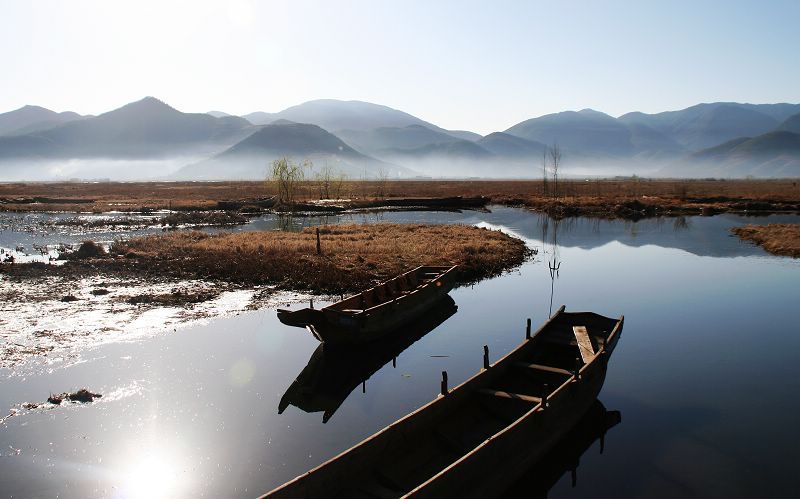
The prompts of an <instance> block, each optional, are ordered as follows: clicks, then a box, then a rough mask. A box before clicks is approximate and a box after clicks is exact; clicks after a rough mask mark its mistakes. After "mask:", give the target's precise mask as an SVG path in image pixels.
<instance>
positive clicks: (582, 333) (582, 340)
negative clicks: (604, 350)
mask: <svg viewBox="0 0 800 499" xmlns="http://www.w3.org/2000/svg"><path fill="white" fill-rule="evenodd" d="M572 332H573V333H575V339H576V340H577V341H578V348H579V349H580V352H581V358H582V359H583V362H584V363H586V364H588V363H589V361H590V360H592V359H593V358H594V355H595V353H594V347H593V346H592V340H591V339H590V338H589V332H588V331H586V326H572Z"/></svg>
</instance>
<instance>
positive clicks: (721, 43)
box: [0, 0, 800, 133]
mask: <svg viewBox="0 0 800 499" xmlns="http://www.w3.org/2000/svg"><path fill="white" fill-rule="evenodd" d="M798 20H800V1H798V0H790V1H785V2H779V1H774V2H770V1H762V2H755V1H752V2H737V1H732V0H729V1H720V2H703V1H700V0H694V1H688V2H684V1H673V0H670V1H668V2H665V1H659V2H657V1H646V0H642V1H633V0H632V1H629V2H617V1H608V2H600V1H586V2H581V1H569V2H560V1H555V0H549V1H546V2H539V1H517V2H512V1H492V2H489V1H485V0H483V1H475V2H473V1H466V0H460V1H434V0H427V1H412V0H403V1H397V2H389V1H378V0H372V1H349V0H338V1H318V2H307V1H298V0H291V1H285V2H284V1H263V2H256V1H250V0H226V1H219V2H210V1H203V0H190V1H189V0H187V1H168V0H158V1H145V0H137V1H131V2H122V1H109V0H96V1H89V0H87V1H74V0H72V1H59V0H53V1H26V0H19V1H13V0H0V61H1V65H0V68H2V69H1V70H0V112H3V111H8V110H11V109H15V108H18V107H20V106H22V105H24V104H38V105H41V106H45V107H47V108H50V109H53V110H56V111H65V110H73V111H77V112H79V113H82V114H85V113H92V114H97V113H101V112H104V111H107V110H110V109H113V108H116V107H119V106H121V105H123V104H125V103H127V102H130V101H133V100H138V99H140V98H142V97H144V96H146V95H152V96H155V97H158V98H160V99H162V100H164V101H166V102H167V103H169V104H170V105H172V106H174V107H176V108H177V109H180V110H181V111H187V112H204V111H209V110H212V109H213V110H222V111H226V112H229V113H233V114H246V113H248V112H252V111H279V110H281V109H284V108H286V107H288V106H291V105H294V104H299V103H301V102H304V101H307V100H311V99H319V98H335V99H356V100H365V101H369V102H375V103H379V104H385V105H388V106H391V107H394V108H397V109H401V110H403V111H406V112H409V113H411V114H414V115H416V116H419V117H420V118H423V119H425V120H428V121H431V122H433V123H436V124H438V125H440V126H443V127H446V128H451V129H470V130H474V131H477V132H480V133H488V132H491V131H495V130H504V129H506V128H508V127H509V126H511V125H513V124H515V123H517V122H519V121H522V120H524V119H527V118H531V117H535V116H539V115H542V114H546V113H551V112H556V111H562V110H567V109H574V110H578V109H582V108H586V107H591V108H594V109H598V110H601V111H605V112H607V113H609V114H612V115H615V116H616V115H619V114H622V113H625V112H627V111H632V110H640V111H645V112H658V111H665V110H673V109H680V108H684V107H687V106H690V105H692V104H696V103H698V102H709V101H721V100H724V101H740V102H756V103H763V102H794V103H797V102H800V55H799V52H798V48H800V29H798Z"/></svg>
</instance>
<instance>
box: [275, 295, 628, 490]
mask: <svg viewBox="0 0 800 499" xmlns="http://www.w3.org/2000/svg"><path fill="white" fill-rule="evenodd" d="M565 309H566V305H562V306H561V307H559V308H558V310H556V312H555V313H554V314H553V315H552V316H551V317H550V318H549V319H548V320H547V321H545V322H544V323H543V324H542V325H541V326H540V327H539V328H538V329H537V330H536V331H535V332H534V333H533V334H531V336H530V338H526V339H525V340H524V341H523V342H522V343H520V344H519V345H517V346H516V347H515V348H514V349H512V350H511V351H509V352H508V353H506V354H505V355H504V356H503V357H501V358H500V359H498V360H497V361H495V362H494V363H492V364H490V365H489V368H488V369H481V370H479V371H478V372H477V373H475V374H474V375H472V376H471V377H469V378H468V379H466V380H465V381H463V382H462V383H460V384H459V385H457V386H455V387H454V388H453V389H452V390H448V391H447V394H446V395H441V394H440V395H437V396H436V398H434V399H433V400H431V401H430V402H428V403H426V404H425V405H423V406H421V407H419V408H417V409H416V410H414V411H412V412H410V413H408V414H406V415H405V416H403V417H401V418H399V419H397V420H396V421H394V422H393V423H390V424H389V425H387V426H385V427H384V428H382V429H381V430H378V431H377V432H375V433H373V434H372V435H370V436H368V437H366V438H365V439H363V440H361V441H360V442H358V443H356V444H354V445H352V446H350V447H348V448H347V449H345V450H344V451H342V452H340V453H339V454H337V455H335V456H333V457H331V458H330V459H328V460H326V461H324V462H322V463H321V464H319V465H317V466H315V467H314V468H312V469H311V470H309V471H306V472H305V473H303V474H300V475H298V476H296V477H295V478H293V479H292V480H290V481H288V482H286V483H284V484H283V485H281V486H279V487H277V488H275V489H273V490H271V491H269V492H267V493H266V494H264V495H262V496H260V497H261V498H264V497H269V496H271V495H272V494H275V493H278V492H281V491H283V490H285V489H288V488H290V487H291V486H292V485H293V484H295V483H296V482H298V481H300V480H303V479H304V478H306V477H307V476H309V475H312V474H314V473H316V472H317V471H318V470H320V469H321V468H323V467H325V466H328V465H329V464H330V463H333V462H335V461H337V460H339V459H341V458H343V457H345V456H346V455H347V454H348V453H349V452H351V451H352V450H353V449H356V448H358V447H361V446H366V445H368V444H369V443H370V442H372V441H373V440H377V439H379V438H381V437H382V436H383V435H384V434H386V433H388V432H390V431H393V430H394V429H395V428H397V427H398V426H401V425H402V424H404V423H405V422H407V421H408V420H409V419H412V418H414V417H416V416H417V415H418V414H419V413H421V412H423V411H426V410H428V409H430V408H431V407H434V406H436V405H437V404H439V403H442V402H443V401H445V400H446V399H447V398H448V397H452V396H453V393H454V392H458V393H459V394H462V395H463V394H464V393H468V391H469V390H467V389H466V388H467V386H468V385H471V384H477V383H479V382H478V380H480V379H482V378H484V377H486V376H492V375H493V374H489V373H495V372H497V371H496V370H495V369H493V368H494V367H495V366H498V365H501V364H502V363H504V362H506V361H507V360H508V359H509V358H510V357H512V356H515V355H519V353H518V352H520V351H522V350H524V349H526V348H529V347H530V345H531V343H532V342H533V340H535V339H536V338H538V337H539V336H540V335H541V334H542V332H543V331H544V330H545V329H547V328H548V327H550V326H551V325H552V324H553V322H554V321H555V320H556V319H557V318H559V317H560V316H561V314H562V313H565ZM568 313H569V314H579V313H585V312H568ZM595 315H598V316H600V314H595ZM600 317H603V318H605V319H609V320H614V319H612V318H610V317H606V316H600ZM624 319H625V317H624V315H621V316H620V317H619V318H618V319H616V322H615V325H614V328H613V329H612V331H611V333H609V335H608V336H607V337H606V341H604V342H603V345H602V346H600V348H599V350H598V352H597V354H596V355H595V356H594V357H593V358H592V359H590V361H589V362H587V363H585V364H584V365H583V366H582V367H581V368H580V369H579V370H578V379H580V378H581V377H583V375H586V374H587V373H588V372H589V371H593V370H594V369H595V366H597V365H599V364H598V359H600V358H601V357H604V356H607V355H608V350H607V349H606V345H610V344H612V341H613V340H615V339H616V338H617V336H618V335H619V331H620V330H621V328H622V325H623V323H624ZM509 364H510V363H509ZM575 381H576V380H575V375H574V374H573V375H571V376H570V377H569V378H568V379H567V380H566V381H565V382H564V383H562V384H561V385H559V387H558V388H556V389H555V390H553V391H552V392H551V393H550V394H548V396H547V399H546V401H547V402H550V401H552V400H553V397H555V396H558V397H561V395H562V394H563V393H564V392H565V391H566V388H567V387H568V386H569V385H571V384H572V383H574V382H575ZM541 411H542V409H541V402H540V403H538V404H536V405H535V406H534V407H533V408H531V409H530V410H528V411H526V412H525V413H523V414H522V415H521V416H520V417H519V418H517V419H516V420H514V421H512V422H511V423H509V424H508V425H506V426H505V427H503V429H501V430H500V431H498V432H497V433H495V434H493V435H491V436H489V437H488V438H486V439H485V440H483V441H482V442H481V443H479V444H478V445H476V446H475V447H473V448H472V449H471V450H469V451H467V452H466V453H465V454H463V455H462V456H460V457H459V458H458V459H456V460H455V461H454V462H452V463H450V464H449V465H448V466H447V467H445V468H443V469H442V470H440V471H439V472H438V473H436V474H435V475H433V476H431V477H430V478H428V479H427V480H425V481H424V482H422V483H421V484H419V485H417V486H416V487H414V488H413V489H411V490H409V491H408V492H406V493H405V494H404V495H403V496H402V497H406V496H410V495H413V494H415V493H417V492H419V491H421V490H422V489H424V488H425V487H426V486H427V484H428V483H429V482H432V481H433V480H435V479H437V478H438V477H439V476H441V475H443V474H445V473H446V472H447V471H448V470H450V469H451V468H453V467H455V466H456V465H458V464H459V463H460V462H462V461H464V460H466V459H468V458H469V457H470V456H472V455H474V454H475V453H477V452H479V451H481V450H482V449H483V448H484V447H486V446H487V445H491V442H493V441H494V440H497V439H499V438H501V437H502V436H503V435H504V434H505V433H507V432H511V431H513V430H514V429H515V428H516V427H517V426H518V425H521V424H523V423H524V421H525V420H527V419H529V418H530V417H532V416H533V415H534V414H536V413H537V412H541Z"/></svg>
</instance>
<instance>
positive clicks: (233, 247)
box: [0, 224, 531, 294]
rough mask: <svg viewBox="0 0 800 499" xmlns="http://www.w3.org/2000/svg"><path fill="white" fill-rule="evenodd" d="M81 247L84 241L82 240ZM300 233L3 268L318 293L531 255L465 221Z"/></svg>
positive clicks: (156, 238) (480, 271)
mask: <svg viewBox="0 0 800 499" xmlns="http://www.w3.org/2000/svg"><path fill="white" fill-rule="evenodd" d="M84 246H86V243H84ZM320 250H321V252H320V253H319V254H318V253H317V237H316V229H314V228H308V229H306V230H304V231H303V232H299V233H292V232H280V231H269V232H243V233H220V234H207V233H204V232H198V231H187V232H177V233H168V234H159V235H153V236H144V237H138V238H133V239H130V240H128V241H121V242H117V243H115V244H114V245H113V246H112V248H111V251H110V254H100V255H97V254H96V253H92V254H91V255H89V253H87V256H86V257H83V258H79V257H76V258H71V259H69V261H67V262H66V263H65V264H64V265H61V266H49V265H44V264H27V265H3V266H2V267H0V271H2V272H4V273H7V274H11V275H16V276H18V277H24V276H25V275H42V273H54V274H60V275H64V274H66V275H69V274H70V273H74V274H75V275H87V274H110V275H115V274H116V275H120V276H139V277H148V276H151V277H153V278H158V279H163V278H164V277H168V278H171V279H178V280H183V279H205V280H217V281H223V282H229V283H234V284H238V285H245V286H253V285H273V286H275V287H276V288H278V289H283V290H295V291H311V292H315V293H323V294H338V293H347V292H355V291H358V290H361V289H364V288H366V287H369V286H371V285H373V284H375V283H376V282H379V281H382V280H385V279H388V278H390V277H393V276H395V275H397V274H400V273H402V272H404V271H406V270H410V269H411V268H414V267H416V266H418V265H423V264H430V265H446V264H458V265H459V272H458V277H457V279H458V281H459V282H461V283H468V282H472V281H477V280H479V279H483V278H486V277H491V276H494V275H498V274H500V273H502V272H504V271H506V270H510V269H512V268H514V267H516V266H518V265H520V264H522V263H523V262H524V260H525V259H526V258H527V257H528V256H529V255H530V254H531V253H530V250H529V249H528V248H527V247H526V246H525V244H524V243H523V242H522V241H521V240H519V239H516V238H514V237H511V236H509V235H507V234H504V233H503V232H500V231H492V230H488V229H482V228H477V227H472V226H463V225H407V224H374V225H336V226H326V227H321V228H320Z"/></svg>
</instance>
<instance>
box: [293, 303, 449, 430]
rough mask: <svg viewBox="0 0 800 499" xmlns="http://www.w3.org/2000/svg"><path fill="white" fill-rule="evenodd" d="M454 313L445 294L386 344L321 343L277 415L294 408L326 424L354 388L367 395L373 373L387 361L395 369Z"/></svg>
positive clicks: (386, 341) (382, 342)
mask: <svg viewBox="0 0 800 499" xmlns="http://www.w3.org/2000/svg"><path fill="white" fill-rule="evenodd" d="M457 310H458V307H457V306H456V303H455V302H454V301H453V299H452V298H451V297H450V296H449V295H445V296H444V297H443V298H442V299H441V300H440V302H439V303H438V304H437V305H436V306H435V307H433V308H432V309H431V310H430V311H429V312H427V313H426V314H425V315H424V316H423V317H421V318H420V319H419V320H417V321H415V322H414V323H412V324H411V325H410V326H407V327H406V328H404V329H403V330H401V331H399V332H398V334H392V335H391V338H389V339H387V340H385V341H379V342H376V343H375V344H369V345H366V346H360V347H352V346H351V347H346V348H342V347H340V348H335V347H333V348H332V347H330V346H327V345H325V344H324V343H323V344H321V345H319V346H318V347H317V349H316V350H314V353H313V354H312V355H311V358H310V359H309V360H308V364H307V365H306V367H305V368H304V369H303V370H302V371H301V372H300V374H299V375H298V376H297V379H295V381H294V382H293V383H292V384H291V386H289V388H288V389H287V390H286V393H285V394H284V395H283V397H281V400H280V403H279V404H278V413H279V414H281V413H283V411H285V410H286V408H287V407H288V406H289V405H293V406H295V407H297V408H298V409H300V410H302V411H305V412H309V413H311V412H320V411H322V412H323V415H322V422H323V423H326V422H328V420H329V419H330V418H331V417H332V416H333V414H334V413H335V412H336V410H337V409H338V408H339V406H340V405H342V403H343V402H344V401H345V399H346V398H347V397H348V396H349V395H350V392H352V391H353V389H354V388H355V387H356V386H358V385H361V386H362V392H366V381H367V380H368V379H369V378H370V377H371V376H372V375H373V374H374V373H375V372H376V371H378V370H379V369H380V368H381V367H383V366H384V365H385V364H387V363H388V362H389V361H390V360H391V361H392V367H397V356H398V355H400V354H401V353H402V352H403V351H404V350H405V349H406V348H408V347H409V346H410V345H411V344H413V343H414V342H415V341H417V340H418V339H420V338H422V337H423V336H425V335H426V334H428V333H429V332H431V331H433V330H434V329H436V328H437V327H438V326H439V325H441V324H442V323H443V322H445V321H446V320H447V319H449V318H450V317H451V316H452V315H453V314H455V313H456V311H457Z"/></svg>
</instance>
